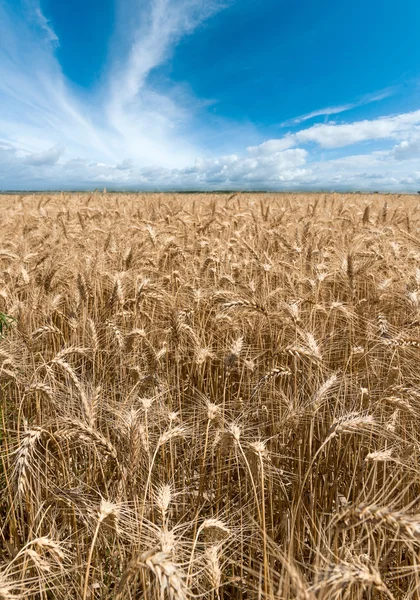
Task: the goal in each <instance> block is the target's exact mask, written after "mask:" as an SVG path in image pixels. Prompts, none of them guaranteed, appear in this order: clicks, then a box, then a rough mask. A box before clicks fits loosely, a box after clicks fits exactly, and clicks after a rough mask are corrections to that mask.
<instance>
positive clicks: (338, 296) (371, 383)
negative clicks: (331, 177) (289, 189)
mask: <svg viewBox="0 0 420 600" xmlns="http://www.w3.org/2000/svg"><path fill="white" fill-rule="evenodd" d="M0 209H1V215H2V217H1V227H0V316H1V322H0V324H1V329H0V332H1V333H0V399H1V423H0V443H1V447H0V448H1V449H0V457H1V461H0V517H1V518H0V563H1V566H0V599H3V600H17V599H20V598H37V599H40V600H45V599H51V598H57V599H66V600H67V599H72V600H75V599H78V600H87V599H90V600H93V599H95V598H100V599H102V598H104V599H109V600H111V599H129V600H134V599H142V598H144V599H146V600H163V599H168V600H189V599H190V598H191V599H198V598H203V599H205V598H209V599H211V600H230V599H241V600H253V599H255V600H264V599H265V598H269V599H270V600H271V599H272V600H274V599H278V600H288V599H296V600H315V599H319V600H334V599H337V600H338V599H349V600H350V599H351V600H353V599H354V600H364V599H366V600H368V599H371V600H374V599H378V600H379V599H385V598H389V599H392V598H395V599H396V600H397V599H398V600H399V599H405V600H409V599H411V598H420V555H419V551H420V497H419V492H420V463H419V460H420V421H419V416H420V362H419V359H420V236H419V232H420V210H419V209H420V202H419V199H418V197H415V196H391V195H386V196H385V195H384V196H382V195H378V194H375V195H356V194H347V195H339V194H306V195H298V194H277V195H276V194H213V195H212V194H200V195H192V194H190V195H188V194H179V195H174V194H172V195H171V194H143V195H141V194H120V195H117V194H110V193H108V194H106V193H99V192H95V193H93V194H48V195H47V194H44V195H23V196H0Z"/></svg>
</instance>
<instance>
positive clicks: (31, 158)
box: [23, 146, 65, 167]
mask: <svg viewBox="0 0 420 600" xmlns="http://www.w3.org/2000/svg"><path fill="white" fill-rule="evenodd" d="M64 150H65V148H63V147H61V146H54V147H53V148H50V149H49V150H45V152H32V153H31V154H27V155H26V156H25V157H24V158H23V162H25V163H26V164H27V165H33V166H35V167H39V166H42V165H55V164H56V163H57V162H58V161H59V159H60V156H61V155H62V154H63V152H64Z"/></svg>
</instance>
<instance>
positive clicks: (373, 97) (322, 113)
mask: <svg viewBox="0 0 420 600" xmlns="http://www.w3.org/2000/svg"><path fill="white" fill-rule="evenodd" d="M396 91H397V87H396V86H393V87H388V88H385V89H383V90H380V91H378V92H375V93H373V94H365V95H364V96H362V98H360V99H359V100H357V101H356V102H351V103H349V104H342V105H340V106H327V107H326V108H320V109H318V110H314V111H312V112H310V113H307V114H305V115H301V116H300V117H295V118H294V119H289V120H288V121H284V122H283V123H282V124H281V126H282V127H290V126H292V125H299V124H300V123H304V122H305V121H309V120H311V119H315V118H316V117H330V116H332V115H338V114H340V113H343V112H346V111H348V110H352V109H353V108H358V107H360V106H364V105H366V104H371V103H372V102H379V101H380V100H384V99H385V98H389V97H390V96H392V95H393V94H395V92H396Z"/></svg>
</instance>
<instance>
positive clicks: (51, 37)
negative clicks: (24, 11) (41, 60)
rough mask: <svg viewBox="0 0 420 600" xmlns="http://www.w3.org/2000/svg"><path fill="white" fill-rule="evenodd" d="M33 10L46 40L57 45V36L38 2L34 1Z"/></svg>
mask: <svg viewBox="0 0 420 600" xmlns="http://www.w3.org/2000/svg"><path fill="white" fill-rule="evenodd" d="M33 11H34V14H35V17H36V19H37V20H38V24H39V26H40V27H41V29H43V30H44V32H45V35H46V40H47V42H49V43H51V44H52V45H53V46H55V47H56V46H59V45H60V44H59V40H58V37H57V35H56V33H55V31H54V29H53V28H52V27H51V24H50V22H49V20H48V19H47V18H46V17H45V15H44V14H43V13H42V11H41V7H40V6H39V5H38V4H36V3H34V4H33Z"/></svg>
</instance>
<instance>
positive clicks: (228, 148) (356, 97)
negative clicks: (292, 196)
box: [0, 0, 420, 192]
mask: <svg viewBox="0 0 420 600" xmlns="http://www.w3.org/2000/svg"><path fill="white" fill-rule="evenodd" d="M419 23H420V2H419V1H418V0H399V1H398V2H395V0H381V1H379V0H352V1H351V2H350V1H347V0H340V1H339V2H337V0H259V2H256V0H71V1H70V0H0V190H70V189H71V190H76V189H81V190H83V189H89V190H93V189H95V188H98V189H102V188H103V187H106V188H107V189H109V190H111V189H112V190H151V191H165V190H240V189H243V190H279V191H282V190H285V191H299V190H327V191H329V190H337V191H356V190H361V191H365V190H366V191H391V192H413V191H420V44H419V42H418V39H419V34H418V26H419Z"/></svg>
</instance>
